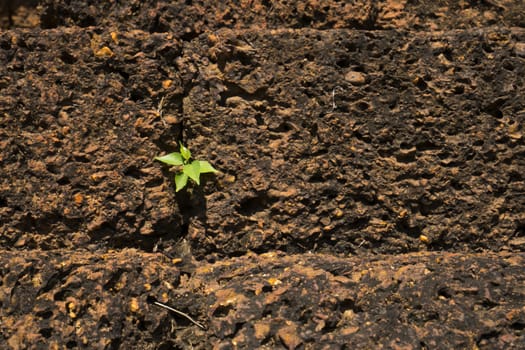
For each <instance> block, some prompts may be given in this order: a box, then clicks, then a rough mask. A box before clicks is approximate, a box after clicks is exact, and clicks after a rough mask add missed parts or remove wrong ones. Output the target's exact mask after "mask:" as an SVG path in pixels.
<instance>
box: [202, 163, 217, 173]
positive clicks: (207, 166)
mask: <svg viewBox="0 0 525 350" xmlns="http://www.w3.org/2000/svg"><path fill="white" fill-rule="evenodd" d="M199 165H200V173H201V174H204V173H216V172H218V171H217V169H215V168H214V167H212V166H211V164H210V163H209V162H208V161H206V160H199Z"/></svg>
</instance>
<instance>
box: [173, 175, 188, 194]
mask: <svg viewBox="0 0 525 350" xmlns="http://www.w3.org/2000/svg"><path fill="white" fill-rule="evenodd" d="M187 183H188V175H186V174H184V173H180V174H177V175H175V192H179V191H180V190H182V189H183V188H184V187H185V186H186V184H187Z"/></svg>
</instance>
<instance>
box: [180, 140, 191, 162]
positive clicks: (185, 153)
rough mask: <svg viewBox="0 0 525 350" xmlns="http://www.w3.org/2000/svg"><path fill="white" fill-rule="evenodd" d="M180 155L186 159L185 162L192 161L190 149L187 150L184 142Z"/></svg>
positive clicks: (181, 145)
mask: <svg viewBox="0 0 525 350" xmlns="http://www.w3.org/2000/svg"><path fill="white" fill-rule="evenodd" d="M180 154H181V155H182V157H183V158H184V160H185V161H186V162H187V161H188V160H190V158H191V152H190V150H189V149H188V148H186V146H184V145H183V144H182V142H181V143H180Z"/></svg>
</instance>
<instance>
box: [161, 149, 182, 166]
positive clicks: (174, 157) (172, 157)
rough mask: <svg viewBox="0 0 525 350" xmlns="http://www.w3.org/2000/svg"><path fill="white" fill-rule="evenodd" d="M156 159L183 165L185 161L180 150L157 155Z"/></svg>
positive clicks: (170, 163)
mask: <svg viewBox="0 0 525 350" xmlns="http://www.w3.org/2000/svg"><path fill="white" fill-rule="evenodd" d="M155 159H156V160H158V161H161V162H162V163H166V164H169V165H182V164H184V162H183V161H182V156H181V154H180V153H179V152H173V153H170V154H166V155H165V156H162V157H155Z"/></svg>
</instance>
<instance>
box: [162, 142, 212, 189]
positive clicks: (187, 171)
mask: <svg viewBox="0 0 525 350" xmlns="http://www.w3.org/2000/svg"><path fill="white" fill-rule="evenodd" d="M155 160H158V161H160V162H163V163H165V164H168V165H174V166H176V167H178V168H177V169H176V174H175V191H176V192H179V191H180V190H182V189H183V188H184V187H185V186H186V184H187V183H188V178H189V179H191V180H193V181H194V182H195V183H196V184H197V185H200V177H201V174H204V173H216V172H217V170H216V169H215V168H214V167H212V166H211V164H210V163H209V162H208V161H206V160H191V152H190V150H189V149H188V148H187V147H185V146H184V145H183V144H182V142H181V143H180V152H173V153H170V154H166V155H165V156H161V157H155Z"/></svg>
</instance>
